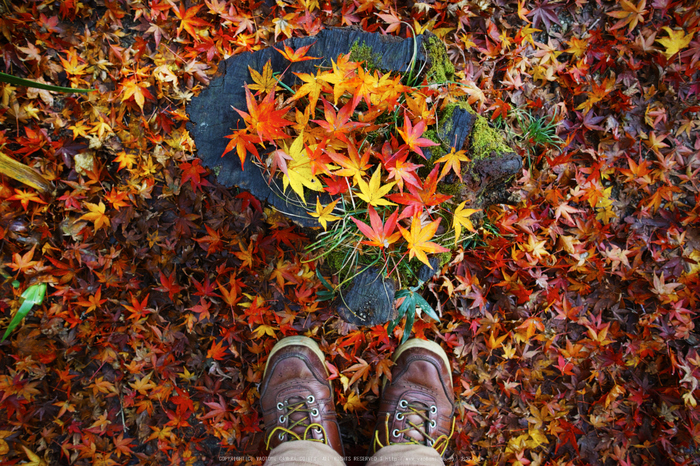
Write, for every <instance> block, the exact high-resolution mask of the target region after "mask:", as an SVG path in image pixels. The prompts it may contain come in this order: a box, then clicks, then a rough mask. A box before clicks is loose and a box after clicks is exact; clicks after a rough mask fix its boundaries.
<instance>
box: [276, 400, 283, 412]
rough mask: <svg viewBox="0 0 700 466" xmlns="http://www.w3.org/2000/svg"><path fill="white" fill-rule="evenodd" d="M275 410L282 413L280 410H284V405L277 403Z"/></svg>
mask: <svg viewBox="0 0 700 466" xmlns="http://www.w3.org/2000/svg"><path fill="white" fill-rule="evenodd" d="M277 409H278V410H279V411H282V410H283V409H284V405H283V404H282V402H281V401H280V402H279V403H277Z"/></svg>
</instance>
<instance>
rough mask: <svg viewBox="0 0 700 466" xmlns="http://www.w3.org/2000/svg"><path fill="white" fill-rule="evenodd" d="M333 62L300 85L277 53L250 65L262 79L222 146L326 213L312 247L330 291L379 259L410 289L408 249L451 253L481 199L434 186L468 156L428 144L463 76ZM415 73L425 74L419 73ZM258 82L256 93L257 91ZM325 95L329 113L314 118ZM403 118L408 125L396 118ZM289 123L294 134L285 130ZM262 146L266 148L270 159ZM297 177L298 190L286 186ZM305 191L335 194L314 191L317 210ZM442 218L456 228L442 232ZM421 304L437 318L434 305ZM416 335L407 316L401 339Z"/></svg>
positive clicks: (304, 76)
mask: <svg viewBox="0 0 700 466" xmlns="http://www.w3.org/2000/svg"><path fill="white" fill-rule="evenodd" d="M310 47H311V46H310V45H307V46H304V47H301V48H299V49H298V50H296V51H294V50H292V49H291V48H290V47H288V46H286V45H285V50H284V51H282V50H278V49H275V50H277V51H279V52H280V53H281V54H282V55H283V56H284V57H285V59H286V60H287V61H288V62H289V64H290V65H291V64H292V63H296V62H300V61H305V60H312V59H314V58H315V57H308V56H306V53H307V52H308V50H309V48H310ZM353 47H356V46H355V45H354V46H353ZM331 64H332V66H331V70H324V69H319V70H318V71H317V72H316V73H315V74H311V73H295V74H296V76H297V77H298V78H299V80H300V81H301V82H302V83H303V84H300V85H298V86H296V89H291V88H289V87H288V86H286V85H284V84H282V79H283V78H284V75H285V73H286V72H287V70H288V68H287V70H285V71H284V72H282V73H277V74H275V73H273V71H272V67H271V64H270V62H269V61H268V62H267V63H266V64H265V65H264V67H263V69H262V70H261V72H257V71H256V70H253V69H250V70H249V71H250V75H251V79H252V81H253V84H251V85H250V86H248V85H247V84H244V86H245V93H246V103H247V108H246V111H243V110H239V109H236V111H237V112H238V113H239V114H240V115H241V117H242V118H243V123H244V127H243V128H241V129H236V130H234V131H233V132H232V133H231V134H230V135H229V136H228V138H229V139H230V141H229V143H228V145H227V147H226V150H225V151H224V155H225V154H226V153H228V152H230V151H233V150H234V149H235V150H236V154H237V155H238V157H239V159H240V161H241V168H242V169H244V170H245V161H246V160H247V159H248V156H247V154H248V153H250V154H251V160H252V161H253V162H254V163H255V164H257V165H258V166H259V167H260V169H262V170H263V172H265V173H266V176H267V177H268V178H269V179H270V180H271V179H272V178H273V177H274V176H275V174H277V175H278V176H279V177H281V178H282V182H281V184H282V186H283V188H282V189H283V192H282V193H280V195H283V196H285V198H286V200H287V203H290V202H291V203H294V204H295V205H298V206H299V207H302V208H304V209H306V211H307V212H308V213H309V215H311V216H312V217H315V218H317V220H318V223H319V224H320V225H321V226H323V229H324V232H323V233H320V234H319V235H318V236H317V237H316V238H315V239H314V240H315V242H314V243H313V244H312V245H310V246H309V248H308V249H309V250H310V251H312V252H313V253H314V255H315V259H325V262H326V263H330V264H331V272H333V274H334V282H335V283H334V285H332V286H331V290H330V291H332V293H331V294H335V293H336V292H337V290H339V289H340V288H341V287H342V286H343V285H346V284H347V283H348V282H351V281H352V279H353V278H354V277H355V276H357V275H358V274H360V273H362V272H363V271H364V270H368V269H369V268H371V267H375V268H376V270H378V273H381V274H382V275H385V276H387V275H388V276H390V277H391V278H392V279H394V278H395V279H396V282H397V283H398V285H399V288H402V287H408V283H411V281H410V280H411V279H412V280H413V284H414V285H416V281H417V280H418V275H419V269H418V267H416V266H415V265H413V266H412V267H411V266H410V265H408V263H409V261H410V260H411V259H413V258H414V257H415V258H416V259H417V260H416V261H415V262H416V263H418V264H421V265H422V264H425V266H427V267H429V268H430V269H433V265H431V263H430V261H429V259H428V254H435V253H446V252H449V251H450V249H449V248H448V247H445V246H453V245H454V246H453V247H456V246H457V244H458V242H459V240H460V239H463V238H460V237H461V230H462V228H463V227H464V228H466V229H467V230H469V231H471V232H474V231H475V230H474V227H473V224H472V222H471V220H470V219H469V216H470V215H471V214H473V213H476V212H478V209H468V208H465V204H466V201H463V202H462V203H461V204H459V205H454V206H453V205H452V204H455V203H450V204H447V202H448V201H450V200H451V199H452V197H453V196H451V195H447V194H443V193H440V192H439V191H437V190H438V183H439V182H440V181H441V180H443V179H444V178H445V177H446V176H447V175H448V174H450V172H453V174H452V176H453V177H455V181H456V179H457V178H458V179H459V180H462V163H465V162H469V161H470V159H469V157H467V155H466V153H465V151H463V150H458V151H456V150H455V148H454V147H452V150H451V151H450V152H449V153H447V154H445V155H444V156H442V157H432V159H431V158H429V156H430V153H428V155H426V154H424V153H423V150H422V148H430V147H435V146H441V144H440V142H439V139H438V138H437V137H436V136H435V135H436V134H437V130H436V129H435V128H434V126H433V127H432V134H433V137H434V138H435V139H437V141H433V140H430V139H427V138H426V137H424V133H425V132H426V129H427V128H428V126H427V124H428V123H430V124H431V125H435V124H436V120H437V115H436V110H437V108H438V106H439V104H443V105H442V106H443V107H444V106H445V105H444V104H446V103H447V102H450V100H448V96H450V97H451V100H452V101H454V100H456V99H457V98H458V97H459V96H460V95H463V94H461V93H459V92H457V90H459V86H454V85H452V87H457V89H456V90H453V91H452V92H450V91H449V89H448V88H449V87H450V86H451V84H449V83H441V84H443V86H440V84H439V83H432V84H431V83H430V82H429V81H428V79H427V77H426V76H420V75H418V71H417V70H413V68H418V64H417V63H415V61H414V62H413V63H412V66H411V67H410V69H409V72H407V73H406V74H404V75H402V74H399V73H393V74H392V73H381V72H380V71H378V70H374V71H373V72H371V71H370V70H368V69H367V68H368V66H370V65H371V64H370V65H368V63H366V62H365V61H353V53H350V54H347V55H341V56H339V57H338V59H337V62H335V61H331ZM413 73H415V74H417V75H418V76H414V77H412V74H413ZM403 81H407V82H408V83H407V84H404V83H403ZM280 84H281V85H282V86H283V87H285V88H287V89H289V91H290V93H289V95H286V96H285V95H284V94H283V93H280V92H277V91H284V89H283V87H281V86H280ZM251 89H252V90H254V91H257V95H256V96H254V95H253V94H252V93H251ZM285 97H286V98H285ZM276 99H281V100H282V101H283V103H282V105H278V102H277V100H276ZM429 102H430V103H432V105H431V104H429ZM465 103H466V100H465ZM321 104H322V106H323V109H322V111H323V115H324V118H325V119H324V120H317V119H314V118H315V116H316V112H317V110H318V111H320V110H321V109H320V108H317V107H320V106H321ZM278 106H279V107H281V108H277V107H278ZM409 113H410V117H409ZM289 118H294V120H290V119H289ZM401 119H403V126H399V121H400V120H401ZM412 119H413V120H415V121H413V122H412V121H411V120H412ZM287 127H291V128H292V129H291V131H290V132H291V133H292V134H289V133H288V132H286V131H285V129H286V128H287ZM290 139H293V141H291V142H290ZM399 140H400V141H401V143H400V142H399ZM258 147H260V148H261V151H262V150H265V151H266V152H267V154H265V157H264V158H263V154H261V153H260V151H259V150H258ZM409 156H411V158H410V159H409ZM419 157H420V158H419ZM420 161H423V162H425V164H426V165H428V164H429V165H431V166H432V169H431V170H430V172H429V174H428V175H427V176H420V175H419V174H418V173H417V170H418V169H420V168H422V167H424V165H423V164H419V163H414V162H420ZM278 170H279V171H278ZM384 173H386V174H384ZM392 180H393V181H392ZM271 186H275V185H274V184H272V183H271ZM289 187H291V188H292V190H293V192H294V194H291V193H286V191H287V188H289ZM404 187H405V188H406V192H404ZM305 190H309V191H316V192H325V193H327V194H328V199H327V200H325V201H324V202H325V203H326V204H325V205H323V204H322V203H321V200H320V196H316V197H315V198H316V206H315V207H316V208H315V210H313V209H311V208H310V206H308V205H307V200H306V198H307V196H308V193H307V192H305ZM312 199H313V197H312ZM394 201H395V202H394ZM339 202H340V204H339ZM397 204H400V205H402V206H403V207H402V208H401V209H399V207H398V206H397ZM448 205H449V206H450V207H452V208H451V209H448ZM452 211H454V213H453V212H452ZM404 219H405V222H404V223H405V224H404V225H402V224H401V221H402V220H404ZM443 219H446V220H447V222H446V223H447V224H448V225H449V224H452V225H453V227H454V229H452V230H451V231H449V233H448V232H447V231H443V233H442V234H440V235H437V236H436V233H437V230H438V227H439V226H440V223H441V221H442V220H443ZM329 224H331V227H330V230H328V226H329ZM433 239H436V240H437V241H438V242H439V243H441V244H439V243H438V242H433V241H432V240H433ZM450 257H451V255H448V256H447V258H450ZM402 263H403V267H401V268H400V266H401V265H402ZM434 263H435V264H438V263H439V262H434ZM426 304H427V303H426ZM424 310H426V311H427V312H428V313H429V315H430V316H431V317H432V318H433V319H435V320H439V317H438V316H437V314H435V312H434V311H433V309H432V308H431V307H430V306H429V305H426V306H424ZM410 314H411V315H412V314H413V312H411V313H410ZM412 319H413V318H412V317H411V321H412ZM390 328H393V326H391V327H390ZM409 333H410V326H408V327H407V331H406V332H405V334H404V338H406V337H408V335H409Z"/></svg>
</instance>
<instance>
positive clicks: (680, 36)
mask: <svg viewBox="0 0 700 466" xmlns="http://www.w3.org/2000/svg"><path fill="white" fill-rule="evenodd" d="M663 29H664V30H665V31H666V32H668V37H664V38H663V39H656V42H659V43H661V45H663V46H664V47H666V51H665V52H662V53H663V54H664V56H665V57H666V59H670V58H671V57H672V56H674V55H675V54H677V53H678V52H679V51H680V50H681V49H684V48H686V47H687V46H688V44H690V41H691V40H692V39H693V34H694V33H693V32H691V33H690V34H685V33H684V32H683V31H682V30H681V31H674V30H673V29H671V28H670V27H668V26H664V27H663Z"/></svg>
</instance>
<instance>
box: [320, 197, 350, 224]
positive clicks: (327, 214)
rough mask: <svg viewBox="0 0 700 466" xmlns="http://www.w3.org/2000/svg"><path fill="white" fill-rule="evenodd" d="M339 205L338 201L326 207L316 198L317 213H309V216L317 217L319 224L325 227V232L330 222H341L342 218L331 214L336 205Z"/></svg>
mask: <svg viewBox="0 0 700 466" xmlns="http://www.w3.org/2000/svg"><path fill="white" fill-rule="evenodd" d="M337 203H338V201H337V200H335V201H333V202H331V203H330V204H328V205H327V206H325V207H324V206H323V205H321V201H320V200H319V199H318V198H316V212H309V215H311V216H312V217H316V218H317V219H318V223H320V224H321V225H323V229H324V231H325V230H326V224H327V223H328V222H335V221H336V220H340V217H336V216H335V215H333V214H332V213H331V212H333V209H335V205H336V204H337ZM353 220H354V219H353Z"/></svg>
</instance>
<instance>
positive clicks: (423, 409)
mask: <svg viewBox="0 0 700 466" xmlns="http://www.w3.org/2000/svg"><path fill="white" fill-rule="evenodd" d="M429 413H430V414H437V407H436V406H434V405H433V406H429V407H428V406H425V405H423V404H421V403H410V402H408V401H406V400H401V401H399V404H398V406H397V408H396V412H395V414H394V417H395V418H396V420H398V421H401V420H403V419H404V418H405V417H406V418H407V417H408V416H418V417H420V418H421V419H422V420H423V422H422V423H420V424H416V423H415V422H413V421H411V420H409V419H406V423H407V424H408V426H409V427H406V428H404V429H394V430H393V431H390V430H389V429H390V427H389V421H390V420H391V414H390V413H386V417H385V418H384V429H385V430H384V432H386V435H387V440H388V445H398V444H406V443H412V444H416V445H427V446H429V447H433V448H434V449H435V450H437V452H438V453H440V455H441V456H442V455H443V454H444V453H445V450H446V449H447V446H448V445H449V442H450V439H451V438H452V435H453V434H454V431H455V418H454V417H453V418H452V428H451V430H450V435H445V434H442V435H440V436H438V437H436V438H433V437H431V436H430V435H428V433H427V432H426V426H428V425H429V426H430V427H433V428H434V427H435V426H436V423H435V421H434V420H432V419H430V417H429ZM410 431H415V432H418V433H419V434H420V435H421V436H422V437H423V441H422V442H420V441H418V440H417V439H415V438H413V437H409V436H406V435H404V436H403V438H404V439H406V440H404V441H402V442H391V440H390V439H391V437H399V436H401V434H408V433H409V432H410ZM374 446H375V448H374V451H377V450H379V448H383V447H384V446H386V445H383V444H382V442H381V440H379V429H377V430H375V432H374ZM377 446H379V448H377Z"/></svg>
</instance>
